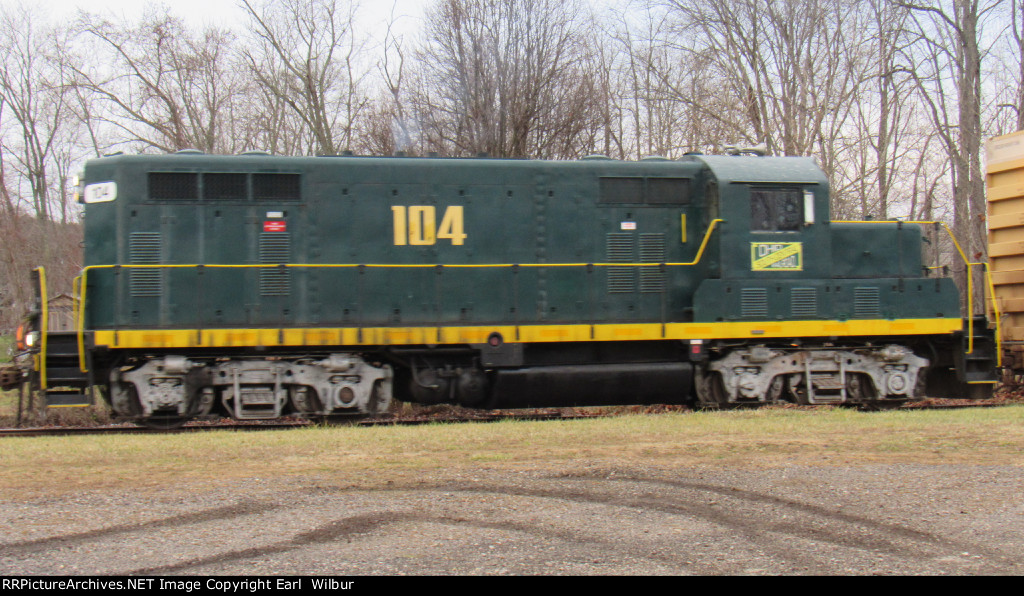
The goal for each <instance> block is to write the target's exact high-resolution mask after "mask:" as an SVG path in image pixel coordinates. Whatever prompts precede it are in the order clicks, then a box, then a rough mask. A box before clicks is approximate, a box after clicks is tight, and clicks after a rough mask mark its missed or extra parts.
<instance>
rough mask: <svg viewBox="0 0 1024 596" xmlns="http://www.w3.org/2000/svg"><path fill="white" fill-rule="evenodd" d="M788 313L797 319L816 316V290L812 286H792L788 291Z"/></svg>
mask: <svg viewBox="0 0 1024 596" xmlns="http://www.w3.org/2000/svg"><path fill="white" fill-rule="evenodd" d="M789 298H790V313H791V314H792V315H793V317H794V318H797V319H813V318H815V317H817V316H818V291H817V290H815V289H814V288H793V289H792V290H790V293H789Z"/></svg>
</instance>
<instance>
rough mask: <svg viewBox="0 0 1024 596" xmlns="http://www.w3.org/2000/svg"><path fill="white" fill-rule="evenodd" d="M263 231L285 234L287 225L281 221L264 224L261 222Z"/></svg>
mask: <svg viewBox="0 0 1024 596" xmlns="http://www.w3.org/2000/svg"><path fill="white" fill-rule="evenodd" d="M263 231H264V232H287V231H288V224H287V222H284V221H281V220H276V221H275V220H270V221H265V222H263Z"/></svg>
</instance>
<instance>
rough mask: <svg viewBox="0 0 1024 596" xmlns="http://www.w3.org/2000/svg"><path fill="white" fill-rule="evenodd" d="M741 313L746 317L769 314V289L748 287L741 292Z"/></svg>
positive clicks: (759, 316) (762, 316)
mask: <svg viewBox="0 0 1024 596" xmlns="http://www.w3.org/2000/svg"><path fill="white" fill-rule="evenodd" d="M740 315H741V316H743V317H745V318H764V317H767V316H768V290H766V289H764V288H746V289H744V290H743V291H742V293H741V294H740Z"/></svg>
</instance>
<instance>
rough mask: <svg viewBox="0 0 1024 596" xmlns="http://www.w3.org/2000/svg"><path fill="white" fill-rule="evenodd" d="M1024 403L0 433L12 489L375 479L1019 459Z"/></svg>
mask: <svg viewBox="0 0 1024 596" xmlns="http://www.w3.org/2000/svg"><path fill="white" fill-rule="evenodd" d="M1022 454H1024V407H1022V406H1012V407H1005V408H992V409H974V410H953V411H891V412H879V413H863V412H857V411H853V410H849V409H821V410H811V411H807V410H789V409H783V408H767V409H761V410H752V411H732V412H703V413H691V414H662V415H657V416H644V415H631V416H620V417H614V418H602V419H595V420H575V421H551V422H515V421H509V422H499V423H469V424H431V425H426V426H413V427H331V428H324V427H312V428H308V429H298V430H289V431H263V432H247V433H237V432H207V433H194V434H176V435H119V436H92V437H37V438H15V439H10V438H8V439H2V440H0V477H3V478H4V485H5V489H4V492H5V494H8V495H10V496H11V497H14V496H15V495H21V496H28V495H42V494H54V493H63V492H70V491H75V490H127V489H129V488H134V489H153V490H167V489H170V488H174V487H176V486H178V485H179V484H187V485H189V486H193V487H194V486H197V485H209V484H216V483H218V482H220V481H222V480H226V479H287V478H288V477H296V476H310V475H313V476H316V477H318V478H321V479H324V480H325V481H328V482H331V483H333V484H338V485H345V486H360V487H372V486H382V485H384V484H386V483H389V482H402V483H404V482H421V481H422V482H429V481H431V480H432V479H434V478H436V477H439V476H451V475H452V474H460V475H461V474H472V473H473V472H474V470H479V469H481V468H483V469H505V470H516V469H520V470H522V469H549V470H551V471H552V472H555V473H572V472H573V470H575V469H579V468H580V467H581V466H595V465H597V466H608V467H618V466H629V467H637V466H643V467H649V468H657V469H676V468H680V467H695V466H697V467H699V466H714V467H740V468H750V467H772V466H782V465H790V464H795V465H859V464H866V463H900V462H913V463H922V464H931V463H968V464H1009V465H1020V464H1021V463H1022V462H1024V458H1022V457H1021V456H1022Z"/></svg>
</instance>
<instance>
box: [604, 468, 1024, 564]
mask: <svg viewBox="0 0 1024 596" xmlns="http://www.w3.org/2000/svg"><path fill="white" fill-rule="evenodd" d="M614 480H615V481H619V480H625V481H632V482H642V483H645V484H655V485H661V486H669V487H673V488H681V489H684V490H695V491H700V492H708V493H712V494H719V495H722V496H725V497H729V498H736V499H740V500H744V501H748V502H752V503H761V504H767V505H774V506H779V507H784V508H786V509H791V510H796V511H799V512H801V513H804V514H806V515H809V516H816V517H821V518H823V519H824V520H825V521H826V522H829V523H830V524H831V522H839V523H841V524H847V525H852V526H861V527H863V528H864V529H866V530H868V531H872V532H878V533H882V534H887V535H889V536H892V537H895V538H897V539H899V538H902V539H905V540H911V541H915V542H921V543H924V544H926V545H929V546H934V547H936V548H940V549H943V550H947V551H953V552H954V554H960V553H961V552H964V551H968V552H974V553H977V554H982V555H985V556H987V557H991V558H994V559H998V560H1000V561H1003V562H1005V563H1009V564H1011V565H1013V566H1019V565H1021V563H1022V562H1024V561H1022V560H1020V559H1014V558H1012V557H1011V556H1010V555H1008V554H1007V553H1005V552H1001V551H997V550H993V549H990V548H987V547H984V546H981V545H978V544H973V543H968V542H963V541H959V540H953V539H950V538H943V537H940V536H936V535H935V534H931V533H928V532H922V531H920V530H915V529H913V528H909V527H907V526H903V525H899V524H894V523H887V522H881V521H876V520H874V519H871V518H868V517H863V516H859V515H853V514H850V513H844V512H842V511H835V510H832V509H829V508H826V507H822V506H819V505H812V504H810V503H803V502H800V501H794V500H791V499H786V498H783V497H777V496H774V495H770V494H765V493H759V492H754V491H750V490H746V489H742V488H735V487H727V486H720V485H714V484H707V483H703V482H692V481H679V480H664V479H659V478H646V477H642V476H634V477H623V478H616V479H614ZM787 525H789V524H778V527H779V529H780V530H781V528H784V527H785V526H787ZM806 530H808V529H807V528H798V531H806ZM826 536H827V535H826ZM896 548H900V549H902V547H900V546H898V545H897V546H896ZM893 554H899V553H898V552H895V553H893Z"/></svg>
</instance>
